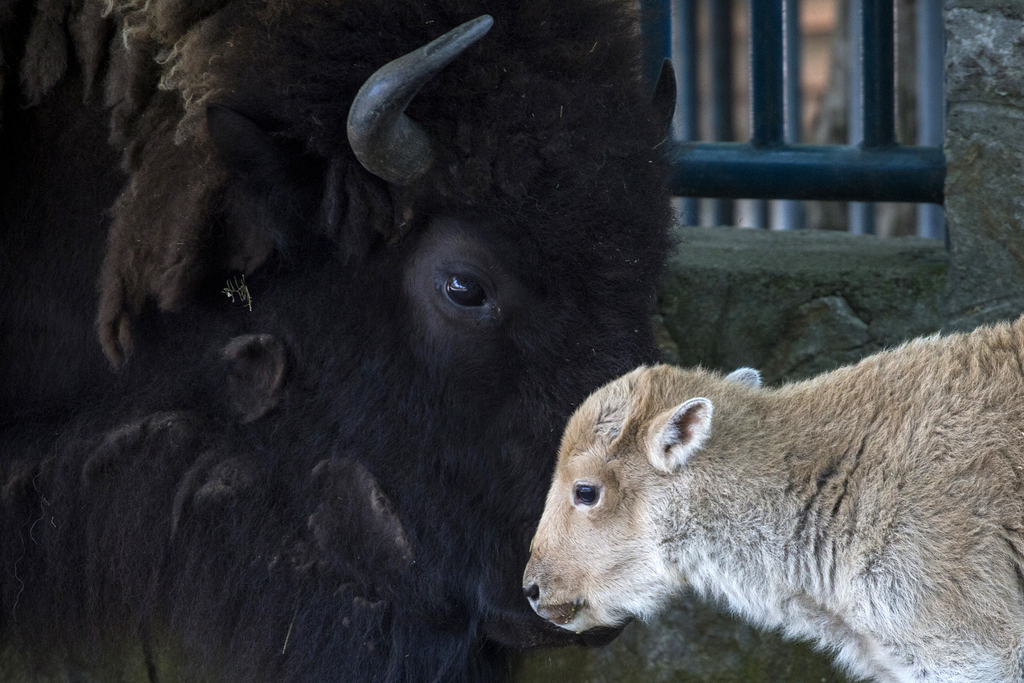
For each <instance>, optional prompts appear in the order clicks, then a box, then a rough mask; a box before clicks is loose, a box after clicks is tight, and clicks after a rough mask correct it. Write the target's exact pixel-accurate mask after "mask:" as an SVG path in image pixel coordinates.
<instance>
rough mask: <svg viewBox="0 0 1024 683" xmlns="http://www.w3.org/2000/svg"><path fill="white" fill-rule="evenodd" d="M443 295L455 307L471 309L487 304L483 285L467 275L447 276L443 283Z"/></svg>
mask: <svg viewBox="0 0 1024 683" xmlns="http://www.w3.org/2000/svg"><path fill="white" fill-rule="evenodd" d="M444 293H445V295H447V297H448V299H449V300H450V301H451V302H452V303H453V304H455V305H456V306H464V307H466V308H472V307H478V306H483V305H484V303H486V302H487V293H486V292H485V291H484V288H483V285H481V284H480V283H479V282H477V281H476V280H474V279H473V278H471V277H469V276H467V275H449V276H448V279H447V280H445V283H444Z"/></svg>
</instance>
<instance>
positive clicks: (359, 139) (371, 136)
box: [348, 14, 494, 185]
mask: <svg viewBox="0 0 1024 683" xmlns="http://www.w3.org/2000/svg"><path fill="white" fill-rule="evenodd" d="M493 23H494V20H493V19H492V18H491V17H490V16H489V15H486V14H485V15H483V16H480V17H477V18H476V19H473V20H472V21H467V22H466V23H465V24H462V25H461V26H458V27H456V28H453V29H452V30H451V31H448V33H445V34H444V35H443V36H441V37H440V38H437V39H436V40H434V41H432V42H430V43H428V44H426V45H424V46H423V47H421V48H419V49H418V50H414V51H412V52H410V53H408V54H406V55H403V56H401V57H399V58H398V59H395V60H393V61H391V62H388V63H387V64H385V65H384V66H382V67H381V68H379V69H378V70H377V71H376V72H374V74H373V75H372V76H370V78H369V79H367V81H366V82H365V83H363V86H362V87H361V88H359V92H358V93H357V94H356V98H355V100H353V101H352V108H351V109H349V111H348V142H349V144H350V145H351V146H352V151H353V152H355V155H356V158H357V159H359V163H361V164H362V165H363V167H364V168H366V170H367V171H369V172H370V173H372V174H374V175H375V176H378V177H380V178H383V179H384V180H386V181H388V182H389V183H391V184H393V185H409V184H411V183H412V182H413V181H415V180H416V179H417V178H419V177H421V176H422V175H423V174H424V173H426V172H427V171H428V170H429V169H430V165H431V163H433V160H434V155H433V151H432V150H431V146H430V137H429V136H428V135H427V133H426V131H424V130H423V128H421V127H420V125H419V124H418V123H416V122H415V121H413V120H412V119H410V118H409V117H408V116H406V115H405V108H406V107H407V106H408V105H409V102H411V101H412V98H414V97H415V96H416V93H417V92H419V90H420V88H422V87H423V85H424V84H425V83H426V82H427V81H429V80H430V79H431V78H433V77H434V76H436V75H437V73H438V72H439V71H440V70H441V69H443V68H444V67H445V66H447V65H448V63H449V62H451V61H452V60H453V59H455V58H456V57H458V56H459V55H460V54H462V52H464V51H465V50H466V48H468V47H469V46H470V45H472V44H473V43H475V42H476V41H477V40H479V39H480V38H482V37H483V36H484V34H485V33H487V31H488V30H490V28H491V25H492V24H493Z"/></svg>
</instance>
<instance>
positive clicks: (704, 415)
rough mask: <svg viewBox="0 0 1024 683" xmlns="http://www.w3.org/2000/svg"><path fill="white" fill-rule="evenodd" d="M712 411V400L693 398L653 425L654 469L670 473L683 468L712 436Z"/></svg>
mask: <svg viewBox="0 0 1024 683" xmlns="http://www.w3.org/2000/svg"><path fill="white" fill-rule="evenodd" d="M712 411H713V406H712V405H711V401H710V400H708V399H706V398H691V399H690V400H689V401H686V402H685V403H682V404H680V405H678V406H676V407H675V408H673V409H671V410H667V411H665V412H664V413H662V414H661V415H659V416H658V418H657V419H656V420H655V421H654V422H653V423H651V431H652V432H653V433H652V434H651V436H652V437H653V438H652V439H651V447H650V458H651V464H652V465H654V468H655V469H657V470H659V471H661V472H665V473H666V474H673V473H675V472H678V471H679V470H680V469H682V467H683V465H685V464H686V461H687V460H689V458H690V456H691V455H693V454H694V452H696V451H697V449H699V448H700V447H701V446H702V445H703V444H704V441H705V440H707V438H708V435H709V434H710V433H711V413H712Z"/></svg>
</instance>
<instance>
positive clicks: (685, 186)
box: [669, 142, 946, 204]
mask: <svg viewBox="0 0 1024 683" xmlns="http://www.w3.org/2000/svg"><path fill="white" fill-rule="evenodd" d="M669 158H670V160H671V162H672V164H673V167H674V169H675V171H674V173H673V175H672V191H673V193H674V194H677V195H682V196H690V197H695V196H696V197H733V198H748V199H759V198H771V199H821V200H835V201H852V200H861V201H877V202H931V203H935V204H941V203H942V200H943V185H944V181H945V177H946V161H945V157H944V156H943V154H942V150H941V149H939V148H936V147H892V148H889V149H886V150H884V151H872V150H865V149H863V148H861V147H856V146H846V145H778V146H775V147H771V148H767V149H766V148H761V147H756V146H754V145H752V144H740V143H724V142H718V143H707V142H705V143H686V142H675V143H673V144H672V145H671V146H670V148H669Z"/></svg>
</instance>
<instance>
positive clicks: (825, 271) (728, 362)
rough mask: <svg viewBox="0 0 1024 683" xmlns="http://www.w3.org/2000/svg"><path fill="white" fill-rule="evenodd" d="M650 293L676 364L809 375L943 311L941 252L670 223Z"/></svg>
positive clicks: (828, 236)
mask: <svg viewBox="0 0 1024 683" xmlns="http://www.w3.org/2000/svg"><path fill="white" fill-rule="evenodd" d="M676 234H677V237H678V241H679V248H678V250H677V252H676V254H675V255H674V256H673V258H672V259H671V260H670V262H669V267H668V272H667V274H666V278H665V282H664V285H663V288H662V292H661V296H660V298H659V310H660V313H661V316H662V319H663V321H664V325H665V329H666V331H667V333H668V335H669V336H670V337H671V340H672V341H674V342H675V344H676V347H677V350H676V354H677V356H676V359H675V360H677V362H679V363H681V364H683V365H704V366H708V367H715V368H722V369H726V370H729V369H733V368H736V367H740V366H744V365H749V366H753V367H755V368H758V369H760V370H761V371H762V372H763V373H764V376H765V380H766V381H768V382H778V381H781V380H788V379H796V378H800V377H807V376H810V375H814V374H817V373H819V372H822V371H824V370H828V369H831V368H834V367H837V366H839V365H842V364H845V363H850V362H855V361H856V360H858V359H860V358H861V357H863V356H865V355H868V354H870V353H873V352H875V351H877V350H879V349H882V348H884V347H887V346H892V345H894V344H896V343H899V342H900V341H902V340H904V339H907V338H910V337H914V336H918V335H920V334H926V333H930V332H934V331H936V330H938V329H940V328H941V327H942V326H943V323H944V322H945V320H946V318H947V297H946V293H947V288H948V284H949V272H950V268H949V256H948V253H947V252H946V249H945V246H944V245H943V244H942V243H941V242H937V241H935V240H926V239H920V238H916V237H906V238H898V239H878V238H875V237H870V236H858V235H850V234H848V233H837V232H824V231H821V232H819V231H815V232H789V233H779V232H766V231H755V230H745V229H741V228H679V229H678V231H677V233H676Z"/></svg>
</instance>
